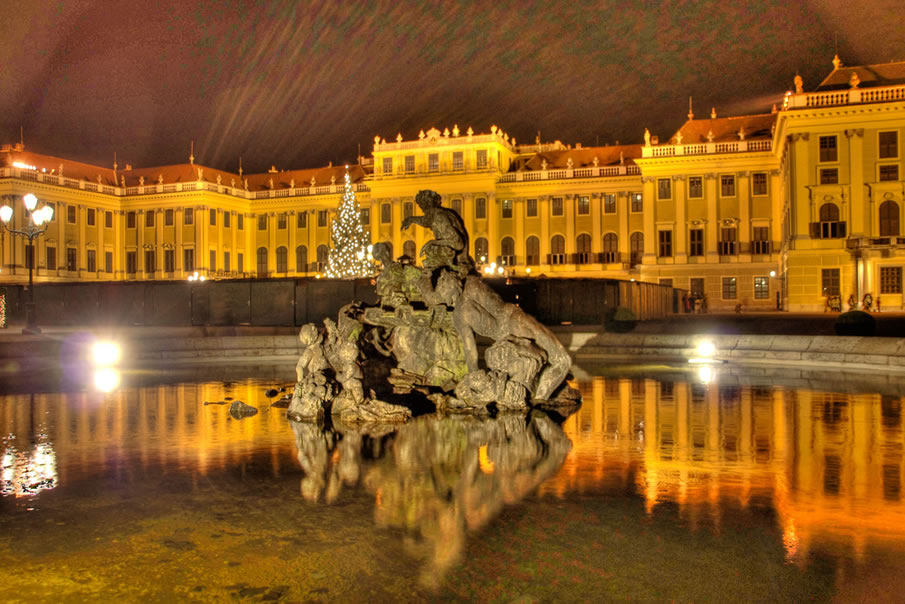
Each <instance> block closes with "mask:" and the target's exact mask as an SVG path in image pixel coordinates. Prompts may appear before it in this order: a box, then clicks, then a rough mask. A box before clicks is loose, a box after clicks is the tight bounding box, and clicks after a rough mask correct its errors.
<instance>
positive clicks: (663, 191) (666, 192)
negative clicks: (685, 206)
mask: <svg viewBox="0 0 905 604" xmlns="http://www.w3.org/2000/svg"><path fill="white" fill-rule="evenodd" d="M657 199H672V181H671V180H669V179H668V178H659V179H657Z"/></svg>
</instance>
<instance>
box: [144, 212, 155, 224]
mask: <svg viewBox="0 0 905 604" xmlns="http://www.w3.org/2000/svg"><path fill="white" fill-rule="evenodd" d="M145 226H146V227H152V226H154V210H147V211H145Z"/></svg>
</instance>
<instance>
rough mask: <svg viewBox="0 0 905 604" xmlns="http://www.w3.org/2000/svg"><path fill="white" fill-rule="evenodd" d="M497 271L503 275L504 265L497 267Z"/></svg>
mask: <svg viewBox="0 0 905 604" xmlns="http://www.w3.org/2000/svg"><path fill="white" fill-rule="evenodd" d="M496 272H497V274H498V275H502V274H503V267H502V266H498V267H497V269H496Z"/></svg>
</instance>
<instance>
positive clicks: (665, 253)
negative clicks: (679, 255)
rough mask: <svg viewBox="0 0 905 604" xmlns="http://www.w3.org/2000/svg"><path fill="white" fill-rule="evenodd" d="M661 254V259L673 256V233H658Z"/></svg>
mask: <svg viewBox="0 0 905 604" xmlns="http://www.w3.org/2000/svg"><path fill="white" fill-rule="evenodd" d="M658 243H659V246H658V247H659V252H660V257H661V258H669V257H671V256H672V231H659V232H658Z"/></svg>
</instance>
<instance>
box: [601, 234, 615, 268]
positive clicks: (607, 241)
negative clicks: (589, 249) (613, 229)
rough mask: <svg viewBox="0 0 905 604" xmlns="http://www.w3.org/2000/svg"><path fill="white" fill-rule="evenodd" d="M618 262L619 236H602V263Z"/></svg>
mask: <svg viewBox="0 0 905 604" xmlns="http://www.w3.org/2000/svg"><path fill="white" fill-rule="evenodd" d="M612 262H619V236H618V235H617V234H616V233H607V234H606V235H604V236H603V263H604V264H609V263H612Z"/></svg>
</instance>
